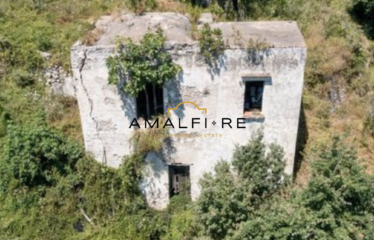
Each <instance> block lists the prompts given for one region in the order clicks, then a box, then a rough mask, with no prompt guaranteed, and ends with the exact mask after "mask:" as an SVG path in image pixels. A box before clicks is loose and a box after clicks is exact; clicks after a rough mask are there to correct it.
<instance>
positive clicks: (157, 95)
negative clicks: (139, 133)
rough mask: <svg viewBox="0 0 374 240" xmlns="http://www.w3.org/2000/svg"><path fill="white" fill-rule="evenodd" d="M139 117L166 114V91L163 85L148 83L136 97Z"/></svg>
mask: <svg viewBox="0 0 374 240" xmlns="http://www.w3.org/2000/svg"><path fill="white" fill-rule="evenodd" d="M136 107H137V115H138V118H144V119H151V118H152V117H153V116H157V115H162V114H164V93H163V88H162V86H159V85H155V84H147V86H146V88H145V90H143V91H141V92H140V93H139V94H138V97H137V98H136Z"/></svg>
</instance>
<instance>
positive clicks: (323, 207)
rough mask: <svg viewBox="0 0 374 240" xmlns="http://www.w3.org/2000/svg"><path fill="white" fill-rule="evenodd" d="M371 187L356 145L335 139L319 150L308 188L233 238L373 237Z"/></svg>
mask: <svg viewBox="0 0 374 240" xmlns="http://www.w3.org/2000/svg"><path fill="white" fill-rule="evenodd" d="M311 160H312V159H311ZM373 187H374V179H373V176H371V175H369V174H367V173H366V172H365V169H364V168H363V166H362V165H360V164H359V162H358V160H357V157H356V154H355V152H354V151H353V149H352V148H351V147H349V146H346V145H345V144H344V143H343V142H342V141H340V140H339V139H338V138H335V139H333V142H332V144H331V145H330V146H327V147H326V148H325V149H318V150H316V156H315V157H314V159H313V160H312V178H311V180H310V182H309V183H308V186H307V187H306V188H305V189H304V190H301V191H295V192H294V193H293V194H292V195H291V196H290V197H289V198H279V199H278V200H277V201H273V202H272V204H270V205H265V207H263V208H262V209H261V210H260V211H258V213H257V214H258V216H257V217H256V218H255V219H251V220H249V221H247V222H246V223H244V224H242V226H241V228H240V229H239V230H238V231H237V232H236V233H235V236H234V238H233V239H235V240H239V239H274V240H275V239H357V240H359V239H373V234H374V227H373V226H372V224H371V222H372V221H373V219H374V216H373V213H374V201H373V200H374V188H373Z"/></svg>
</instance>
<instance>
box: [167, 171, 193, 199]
mask: <svg viewBox="0 0 374 240" xmlns="http://www.w3.org/2000/svg"><path fill="white" fill-rule="evenodd" d="M190 190H191V184H190V166H169V196H170V198H172V197H174V196H176V195H181V194H184V195H188V196H189V195H190Z"/></svg>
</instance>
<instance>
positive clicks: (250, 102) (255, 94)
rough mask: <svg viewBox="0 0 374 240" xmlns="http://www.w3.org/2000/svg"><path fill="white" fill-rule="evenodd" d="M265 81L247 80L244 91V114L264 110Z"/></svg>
mask: <svg viewBox="0 0 374 240" xmlns="http://www.w3.org/2000/svg"><path fill="white" fill-rule="evenodd" d="M263 93H264V81H246V82H245V92H244V116H246V115H248V114H250V113H251V112H261V111H262V96H263Z"/></svg>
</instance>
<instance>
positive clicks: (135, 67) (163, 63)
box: [107, 29, 181, 97]
mask: <svg viewBox="0 0 374 240" xmlns="http://www.w3.org/2000/svg"><path fill="white" fill-rule="evenodd" d="M164 43H165V37H164V36H163V34H162V31H161V30H160V29H159V30H157V32H156V33H146V34H145V35H144V37H143V39H142V40H141V41H140V43H139V44H136V43H134V42H133V41H132V40H130V39H126V40H125V42H122V41H121V40H117V43H116V45H117V55H115V56H112V57H109V58H108V59H107V66H108V69H109V83H110V84H118V83H119V82H120V79H121V77H122V76H123V77H125V78H126V79H127V81H126V83H125V85H124V88H123V90H124V91H125V92H126V93H128V94H130V95H131V96H134V97H136V96H137V95H138V93H139V92H141V91H143V90H145V88H146V86H147V84H154V85H159V86H163V85H164V84H165V82H167V81H168V80H170V79H172V78H174V77H175V76H176V74H177V73H178V72H179V71H180V69H181V68H180V66H179V65H177V64H175V63H173V60H172V58H171V56H170V54H169V53H168V52H167V51H166V50H165V48H164Z"/></svg>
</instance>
